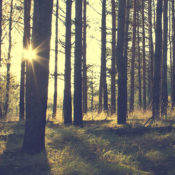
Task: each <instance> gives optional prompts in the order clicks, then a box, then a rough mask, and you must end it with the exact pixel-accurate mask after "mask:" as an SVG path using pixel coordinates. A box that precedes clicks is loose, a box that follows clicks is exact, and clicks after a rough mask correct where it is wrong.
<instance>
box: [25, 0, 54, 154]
mask: <svg viewBox="0 0 175 175" xmlns="http://www.w3.org/2000/svg"><path fill="white" fill-rule="evenodd" d="M52 8H53V1H50V0H40V1H34V17H33V33H32V46H33V48H34V49H36V52H37V55H36V57H35V58H34V59H33V60H32V61H31V62H28V63H27V75H26V124H25V133H24V141H23V151H24V152H26V153H39V152H40V151H41V150H43V149H44V148H45V124H46V110H47V94H48V76H49V54H50V38H51V21H52ZM41 47H42V49H41ZM43 48H44V49H43ZM37 59H39V60H40V62H38V60H37Z"/></svg>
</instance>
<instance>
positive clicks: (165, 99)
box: [161, 1, 168, 115]
mask: <svg viewBox="0 0 175 175" xmlns="http://www.w3.org/2000/svg"><path fill="white" fill-rule="evenodd" d="M163 14H164V16H163V17H164V19H163V21H164V24H163V61H162V96H161V98H162V100H161V114H162V115H167V107H168V88H167V41H168V1H164V9H163Z"/></svg>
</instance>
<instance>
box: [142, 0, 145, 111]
mask: <svg viewBox="0 0 175 175" xmlns="http://www.w3.org/2000/svg"><path fill="white" fill-rule="evenodd" d="M144 10H145V4H144V0H142V39H143V41H142V42H143V110H146V58H145V15H144V14H145V13H144Z"/></svg>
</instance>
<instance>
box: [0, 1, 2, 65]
mask: <svg viewBox="0 0 175 175" xmlns="http://www.w3.org/2000/svg"><path fill="white" fill-rule="evenodd" d="M1 46H2V0H1V1H0V68H1V61H2V52H1V51H2V50H1Z"/></svg>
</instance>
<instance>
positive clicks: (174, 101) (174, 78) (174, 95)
mask: <svg viewBox="0 0 175 175" xmlns="http://www.w3.org/2000/svg"><path fill="white" fill-rule="evenodd" d="M174 13H175V11H174V0H172V30H173V31H172V33H173V34H172V35H173V36H172V40H173V42H172V43H173V73H172V74H173V75H172V87H171V89H172V97H171V99H172V108H174V107H175V14H174Z"/></svg>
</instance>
